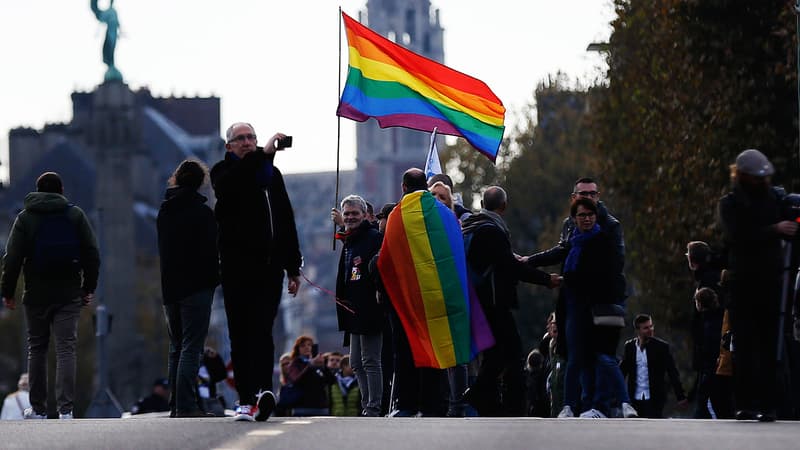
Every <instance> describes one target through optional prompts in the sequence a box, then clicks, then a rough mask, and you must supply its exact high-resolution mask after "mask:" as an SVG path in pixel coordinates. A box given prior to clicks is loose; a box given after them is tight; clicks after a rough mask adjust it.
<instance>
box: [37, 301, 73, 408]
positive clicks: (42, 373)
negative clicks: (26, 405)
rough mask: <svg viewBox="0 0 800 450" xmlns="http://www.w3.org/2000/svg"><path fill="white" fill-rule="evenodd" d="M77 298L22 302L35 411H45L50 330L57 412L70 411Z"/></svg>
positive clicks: (71, 405)
mask: <svg viewBox="0 0 800 450" xmlns="http://www.w3.org/2000/svg"><path fill="white" fill-rule="evenodd" d="M81 306H82V303H81V300H80V299H79V298H78V299H75V300H71V301H69V302H66V303H58V304H54V305H41V306H39V305H27V304H26V305H25V318H26V320H27V323H28V377H29V384H30V402H31V406H32V407H33V410H34V412H35V413H37V414H47V348H48V346H49V344H50V333H51V332H52V334H53V336H54V338H55V346H56V386H55V388H56V403H57V408H58V412H59V413H69V412H72V408H73V401H74V398H75V363H76V354H75V348H76V346H77V343H78V319H79V318H80V314H81Z"/></svg>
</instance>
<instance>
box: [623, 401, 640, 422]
mask: <svg viewBox="0 0 800 450" xmlns="http://www.w3.org/2000/svg"><path fill="white" fill-rule="evenodd" d="M622 417H624V418H626V419H631V418H634V417H639V413H638V412H636V409H634V408H633V406H631V404H630V403H623V404H622Z"/></svg>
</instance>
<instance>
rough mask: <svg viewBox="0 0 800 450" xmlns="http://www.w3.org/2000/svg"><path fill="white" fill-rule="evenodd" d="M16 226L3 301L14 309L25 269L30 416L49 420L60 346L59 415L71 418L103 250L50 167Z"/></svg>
mask: <svg viewBox="0 0 800 450" xmlns="http://www.w3.org/2000/svg"><path fill="white" fill-rule="evenodd" d="M24 205H25V209H23V210H22V211H21V212H20V213H19V214H17V218H16V219H15V220H14V224H13V225H12V227H11V233H10V234H9V236H8V242H7V243H6V254H5V256H4V257H3V263H4V264H3V273H2V276H0V290H1V291H2V296H3V303H5V305H6V307H8V308H9V309H14V308H15V307H16V299H15V291H16V289H17V278H18V277H19V274H20V271H22V272H23V273H24V276H25V291H24V292H23V294H22V303H23V304H24V306H25V318H26V320H27V325H28V374H29V384H30V402H31V407H30V408H27V409H26V410H25V413H24V417H25V418H26V419H46V418H47V350H48V345H49V343H50V334H51V333H52V334H53V336H54V338H55V347H56V377H55V389H56V402H57V408H58V416H59V418H60V419H71V418H72V417H73V415H72V414H73V413H72V410H73V400H74V397H75V363H76V359H77V358H76V354H75V348H76V346H77V342H78V319H79V317H80V312H81V307H82V306H84V305H88V304H89V303H91V301H92V299H93V298H94V290H95V288H96V287H97V277H98V272H99V269H100V254H99V252H98V248H97V239H96V238H95V235H94V232H93V231H92V227H91V225H90V224H89V220H88V219H87V218H86V214H84V213H83V211H82V210H81V209H80V208H78V207H77V206H75V205H73V204H72V203H69V201H68V200H67V198H66V197H64V186H63V184H62V181H61V177H60V176H59V175H58V174H57V173H55V172H45V173H43V174H42V175H41V176H39V178H38V179H37V180H36V192H31V193H29V194H28V195H27V196H25V203H24Z"/></svg>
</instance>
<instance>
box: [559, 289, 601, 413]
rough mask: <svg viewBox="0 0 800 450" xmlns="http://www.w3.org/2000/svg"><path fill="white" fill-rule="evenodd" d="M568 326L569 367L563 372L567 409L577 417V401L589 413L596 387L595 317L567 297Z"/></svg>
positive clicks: (566, 320) (587, 309) (566, 324)
mask: <svg viewBox="0 0 800 450" xmlns="http://www.w3.org/2000/svg"><path fill="white" fill-rule="evenodd" d="M565 326H566V328H567V329H566V336H567V367H566V369H565V371H564V406H569V407H570V408H572V411H573V413H575V414H578V413H579V411H578V410H577V407H578V398H579V397H581V410H586V409H589V404H590V403H591V402H590V399H591V396H590V395H591V392H590V388H591V387H592V386H593V385H594V361H593V357H594V354H593V352H592V349H591V343H590V335H589V333H590V330H591V327H592V317H591V311H590V309H589V307H588V306H586V305H582V304H579V303H578V302H577V301H576V300H574V299H571V298H569V297H568V298H567V308H566V318H565ZM581 388H583V389H581Z"/></svg>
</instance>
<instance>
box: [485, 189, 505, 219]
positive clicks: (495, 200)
mask: <svg viewBox="0 0 800 450" xmlns="http://www.w3.org/2000/svg"><path fill="white" fill-rule="evenodd" d="M507 201H508V197H507V196H506V191H505V190H504V189H503V188H501V187H500V186H489V187H488V188H487V189H486V190H485V191H484V192H483V202H482V203H483V209H485V210H487V211H493V212H496V213H501V212H503V211H504V210H505V209H506V202H507Z"/></svg>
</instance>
